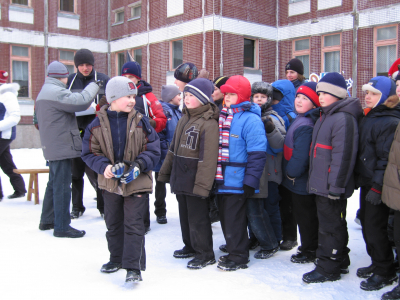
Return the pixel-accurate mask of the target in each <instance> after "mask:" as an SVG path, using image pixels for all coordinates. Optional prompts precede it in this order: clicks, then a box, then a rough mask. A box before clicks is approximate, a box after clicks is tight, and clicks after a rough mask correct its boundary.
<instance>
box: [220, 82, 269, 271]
mask: <svg viewBox="0 0 400 300" xmlns="http://www.w3.org/2000/svg"><path fill="white" fill-rule="evenodd" d="M221 92H222V93H224V94H225V98H224V101H225V107H224V108H223V109H222V111H221V113H220V116H219V136H220V138H219V155H218V167H217V174H216V177H215V179H216V182H217V194H219V195H218V208H219V211H220V218H221V227H222V231H223V233H224V236H225V240H226V250H227V252H228V253H229V254H228V255H225V256H221V257H220V259H219V262H218V268H220V269H222V270H225V271H235V270H237V269H244V268H247V263H248V262H249V240H248V236H247V218H246V200H247V199H248V198H251V197H252V196H253V195H254V194H255V193H258V192H259V186H260V178H261V175H262V173H263V170H264V166H265V161H266V150H267V139H266V136H265V129H264V126H263V123H262V121H261V118H260V117H261V109H260V107H259V106H258V105H257V104H255V103H251V102H250V101H249V100H250V96H251V86H250V82H249V81H248V80H247V78H245V77H243V76H240V75H235V76H232V77H230V78H229V79H228V80H227V82H226V84H224V85H223V86H221Z"/></svg>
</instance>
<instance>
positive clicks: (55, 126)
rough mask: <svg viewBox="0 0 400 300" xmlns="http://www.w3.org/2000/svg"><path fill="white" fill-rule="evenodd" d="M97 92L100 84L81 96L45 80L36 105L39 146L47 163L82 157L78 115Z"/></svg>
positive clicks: (84, 91)
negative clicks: (76, 116)
mask: <svg viewBox="0 0 400 300" xmlns="http://www.w3.org/2000/svg"><path fill="white" fill-rule="evenodd" d="M98 90H99V87H98V86H97V84H95V83H94V82H92V83H89V84H88V85H87V86H86V88H85V89H84V90H83V91H81V92H80V93H72V92H71V91H70V90H69V89H67V88H66V86H65V84H64V83H62V82H61V81H60V80H58V79H55V78H51V77H47V78H46V80H45V83H44V85H43V87H42V89H41V90H40V92H39V95H38V96H37V98H36V105H35V112H36V116H37V120H38V124H39V128H40V130H39V134H40V142H41V144H42V149H43V155H44V158H45V159H46V160H49V161H54V160H61V159H68V158H75V157H79V156H80V155H81V150H82V140H81V137H80V134H79V129H78V126H77V124H76V118H75V112H77V111H82V110H85V109H87V108H88V107H89V106H90V104H91V103H92V101H93V98H94V97H95V96H96V93H97V91H98Z"/></svg>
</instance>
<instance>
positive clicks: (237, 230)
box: [218, 194, 249, 264]
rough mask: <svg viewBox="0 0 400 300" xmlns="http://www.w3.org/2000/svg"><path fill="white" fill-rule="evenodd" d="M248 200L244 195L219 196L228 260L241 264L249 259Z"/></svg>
mask: <svg viewBox="0 0 400 300" xmlns="http://www.w3.org/2000/svg"><path fill="white" fill-rule="evenodd" d="M246 207H247V206H246V199H244V198H243V195H242V194H219V195H218V209H219V216H220V219H221V227H222V232H223V233H224V237H225V241H226V249H227V250H228V253H229V256H228V258H229V259H230V260H232V261H234V262H236V263H239V264H246V263H247V262H248V259H249V238H248V236H247V214H246Z"/></svg>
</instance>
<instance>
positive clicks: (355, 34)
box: [351, 0, 359, 98]
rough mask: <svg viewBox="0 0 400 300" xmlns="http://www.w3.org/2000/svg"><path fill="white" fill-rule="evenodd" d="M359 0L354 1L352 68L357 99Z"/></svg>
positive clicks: (353, 95)
mask: <svg viewBox="0 0 400 300" xmlns="http://www.w3.org/2000/svg"><path fill="white" fill-rule="evenodd" d="M357 6H358V0H353V13H352V15H353V64H352V66H353V68H352V79H353V87H352V89H351V96H352V97H354V98H357V86H358V84H357V59H358V53H357V52H358V25H359V14H358V8H357Z"/></svg>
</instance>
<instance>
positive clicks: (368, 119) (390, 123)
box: [354, 95, 400, 191]
mask: <svg viewBox="0 0 400 300" xmlns="http://www.w3.org/2000/svg"><path fill="white" fill-rule="evenodd" d="M399 121H400V103H399V97H398V96H396V95H393V96H391V97H389V98H388V99H387V100H386V101H385V102H384V103H383V104H381V105H378V106H376V107H375V108H373V109H372V110H371V111H370V112H368V114H367V115H366V116H364V117H363V118H362V120H361V122H360V125H359V134H360V139H359V143H358V149H359V151H358V155H357V163H356V167H355V169H354V171H355V174H356V184H357V187H361V186H372V187H373V188H375V189H376V190H378V191H382V185H383V175H384V173H385V170H386V166H387V162H388V157H389V151H390V147H391V145H392V142H393V138H394V132H395V131H396V128H397V125H398V124H399Z"/></svg>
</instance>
